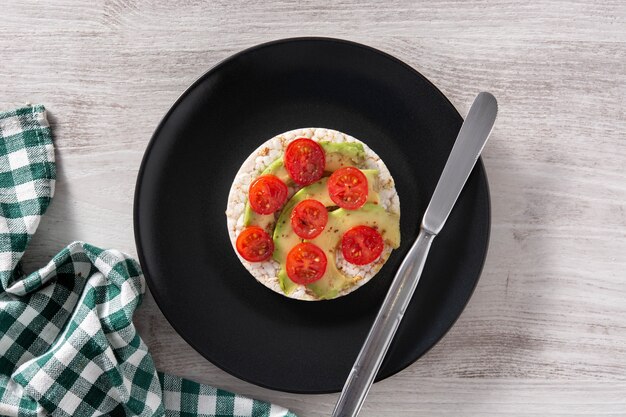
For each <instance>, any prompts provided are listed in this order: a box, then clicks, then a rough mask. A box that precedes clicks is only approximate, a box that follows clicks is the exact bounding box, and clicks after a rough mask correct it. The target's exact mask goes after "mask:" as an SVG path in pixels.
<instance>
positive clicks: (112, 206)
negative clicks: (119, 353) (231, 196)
mask: <svg viewBox="0 0 626 417" xmlns="http://www.w3.org/2000/svg"><path fill="white" fill-rule="evenodd" d="M0 9H1V12H0V108H2V109H8V108H11V107H14V106H18V105H21V104H23V103H26V102H31V103H43V104H45V105H46V106H47V108H48V109H49V112H50V117H51V120H52V122H53V127H54V136H55V142H56V147H57V157H58V161H59V180H58V186H57V194H56V198H55V201H54V203H53V204H52V206H51V208H50V210H49V212H48V214H47V216H46V217H45V218H44V220H43V222H42V224H41V227H40V229H39V232H38V234H37V236H36V237H35V239H34V241H33V243H32V245H31V248H30V250H29V252H28V253H27V256H26V267H27V268H29V269H34V268H35V267H37V266H40V265H43V264H44V263H45V262H46V261H47V260H48V259H49V258H50V257H51V256H52V255H53V254H55V253H56V252H57V251H58V250H60V249H61V248H62V247H63V246H64V245H65V244H67V243H69V242H70V241H72V240H77V239H80V240H85V241H88V242H91V243H93V244H95V245H99V246H104V247H115V248H118V249H120V250H123V251H126V252H128V253H131V254H135V253H136V250H135V245H134V241H133V230H132V198H133V191H134V185H135V178H136V174H137V170H138V167H139V162H140V159H141V156H142V154H143V151H144V149H145V147H146V144H147V143H148V140H149V138H150V135H151V133H152V131H153V129H154V128H155V126H156V124H157V122H158V121H159V119H160V118H161V116H162V115H163V114H164V113H165V112H166V111H167V109H168V108H169V106H170V105H171V104H172V102H173V101H174V100H175V99H176V98H177V96H178V95H179V94H180V93H181V92H182V91H183V90H184V89H185V88H186V87H187V86H188V85H189V84H190V83H191V82H192V81H193V80H194V79H195V78H196V77H198V76H199V75H200V74H201V73H203V72H204V71H205V70H206V69H208V68H209V67H211V66H212V65H213V64H215V63H217V62H218V61H220V60H221V59H223V58H225V57H227V56H228V55H230V54H232V53H234V52H237V51H239V50H241V49H243V48H246V47H249V46H252V45H254V44H257V43H260V42H264V41H268V40H272V39H278V38H282V37H290V36H303V35H322V36H334V37H341V38H347V39H351V40H355V41H359V42H363V43H367V44H369V45H372V46H374V47H377V48H380V49H382V50H384V51H386V52H389V53H391V54H393V55H395V56H397V57H398V58H400V59H402V60H404V61H406V62H407V63H409V64H410V65H412V66H414V67H415V68H416V69H417V70H418V71H420V72H422V73H423V74H424V75H425V76H426V77H428V78H429V79H430V80H432V81H433V82H434V83H435V84H436V85H437V86H438V87H439V88H440V89H441V90H442V91H443V92H444V93H445V94H446V95H447V96H448V97H449V98H450V100H451V101H452V102H453V103H454V104H455V105H456V106H457V108H458V109H459V110H460V112H461V113H462V114H465V113H466V111H467V109H468V106H469V103H470V100H471V99H472V97H473V96H474V95H475V94H476V93H477V92H478V91H480V90H489V91H491V92H492V93H494V94H495V95H496V96H497V97H498V100H499V104H500V114H499V118H498V121H497V124H496V127H495V130H494V133H493V135H492V138H491V140H490V143H489V144H488V146H487V148H486V150H485V152H484V160H485V165H486V167H487V171H488V175H489V180H490V185H491V193H492V204H493V230H492V238H491V247H490V252H489V256H488V259H487V264H486V267H485V270H484V273H483V276H482V278H481V280H480V283H479V285H478V288H477V289H476V292H475V294H474V296H473V298H472V300H471V301H470V303H469V305H468V307H467V309H466V310H465V312H464V313H463V315H462V317H461V318H460V320H459V321H458V322H457V324H456V325H455V326H454V328H453V329H452V330H451V331H450V333H449V334H448V335H447V336H446V337H445V338H444V339H443V340H442V342H441V343H440V344H439V345H437V346H436V347H435V348H434V349H433V350H432V351H430V352H429V353H428V354H427V355H426V356H425V357H424V358H423V359H421V360H420V361H418V362H417V363H416V364H414V365H413V366H411V367H409V368H408V369H406V370H405V371H403V372H401V373H400V374H398V375H397V376H394V377H392V378H390V379H388V380H386V381H384V382H382V383H379V384H376V385H375V386H374V388H373V390H372V392H371V394H370V396H369V398H368V401H367V403H366V405H365V407H364V409H363V412H362V415H363V416H452V415H454V416H478V415H480V416H495V415H507V416H531V415H542V416H543V415H545V416H548V415H550V416H574V415H589V416H591V415H593V416H599V415H602V416H625V415H626V99H625V97H626V4H625V3H624V2H623V1H619V0H618V1H601V2H600V1H598V2H594V1H552V2H542V3H536V2H517V1H507V0H499V1H473V2H464V1H458V2H455V1H440V2H433V3H419V4H413V2H408V1H407V2H402V1H397V0H394V1H386V2H379V1H371V2H361V1H357V0H346V1H340V2H328V3H325V2H323V1H321V0H309V1H301V2H299V3H298V4H297V5H296V3H295V2H294V3H291V2H286V1H278V0H274V1H268V2H262V1H255V0H248V1H237V2H230V1H214V2H210V3H204V2H201V1H194V0H176V1H167V2H158V1H147V0H95V1H84V2H81V1H79V0H57V1H50V2H37V1H25V0H8V1H7V0H4V1H3V2H2V5H1V7H0ZM135 321H136V323H137V326H138V327H139V329H140V331H141V334H142V336H143V337H144V338H145V340H146V342H147V344H148V345H149V346H150V348H151V350H152V352H153V354H154V357H155V360H156V363H157V365H158V366H159V367H160V369H162V370H165V371H168V372H172V373H174V374H178V375H182V376H186V377H190V378H193V379H196V380H198V381H202V382H207V383H211V384H214V385H218V386H220V387H223V388H226V389H230V390H235V391H237V392H240V393H245V394H248V395H252V396H255V397H258V398H262V399H266V400H270V401H274V402H278V403H281V404H283V405H286V406H288V407H290V408H292V409H293V410H295V411H296V412H298V413H299V414H300V415H302V416H323V415H328V414H329V412H330V410H331V409H332V406H333V404H334V402H335V400H336V395H319V396H304V395H292V394H284V393H280V392H273V391H269V390H266V389H262V388H259V387H256V386H253V385H250V384H247V383H244V382H242V381H239V380H237V379H235V378H234V377H231V376H229V375H227V374H226V373H224V372H222V371H221V370H219V369H216V368H215V367H214V366H213V365H211V364H210V363H208V362H207V361H205V360H204V359H203V358H202V357H201V356H200V355H198V354H197V353H196V352H195V351H193V350H192V349H191V348H190V347H189V346H188V345H187V344H186V343H185V342H184V341H183V340H182V339H181V338H180V337H179V336H178V335H177V334H176V333H175V332H174V331H173V330H172V328H171V327H170V326H169V325H168V323H167V322H166V321H165V319H164V318H163V316H162V314H161V313H160V311H159V310H158V308H157V307H156V305H155V303H154V301H153V300H152V298H151V297H150V296H149V295H148V296H147V297H146V300H145V302H144V304H143V305H142V307H141V308H140V310H139V311H138V312H137V314H136V320H135Z"/></svg>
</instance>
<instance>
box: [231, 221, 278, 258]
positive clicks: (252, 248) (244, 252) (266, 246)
mask: <svg viewBox="0 0 626 417" xmlns="http://www.w3.org/2000/svg"><path fill="white" fill-rule="evenodd" d="M236 246H237V252H239V255H241V257H242V258H243V259H245V260H246V261H249V262H261V261H265V260H267V259H269V258H270V256H272V252H274V241H272V238H271V237H270V235H269V234H268V233H267V232H266V231H265V230H263V229H261V228H260V227H258V226H250V227H246V228H245V229H243V231H242V232H241V233H240V234H239V236H238V237H237V245H236Z"/></svg>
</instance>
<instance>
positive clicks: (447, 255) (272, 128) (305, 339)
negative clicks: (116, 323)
mask: <svg viewBox="0 0 626 417" xmlns="http://www.w3.org/2000/svg"><path fill="white" fill-rule="evenodd" d="M462 121H463V120H462V118H461V116H460V115H459V113H458V112H457V111H456V110H455V109H454V107H453V106H452V104H450V102H449V101H448V100H447V99H446V98H445V97H444V96H443V94H442V93H441V92H440V91H439V90H437V88H436V87H435V86H433V85H432V84H431V83H430V82H429V81H428V80H426V79H425V78H424V77H422V76H421V75H420V74H419V73H417V72H416V71H415V70H413V69H412V68H411V67H409V66H407V65H406V64H404V63H402V62H401V61H399V60H397V59H395V58H393V57H391V56H389V55H387V54H385V53H382V52H380V51H377V50H375V49H372V48H369V47H366V46H363V45H359V44H356V43H352V42H346V41H340V40H334V39H320V38H301V39H287V40H281V41H277V42H272V43H268V44H263V45H260V46H256V47H254V48H251V49H248V50H246V51H243V52H241V53H239V54H236V55H234V56H232V57H230V58H229V59H227V60H225V61H224V62H222V63H220V64H219V65H217V66H216V67H214V68H213V69H211V70H210V71H208V72H207V73H206V74H205V75H203V76H202V77H201V78H200V79H199V80H198V81H196V82H195V83H194V84H193V85H192V86H191V87H189V89H188V90H187V91H185V93H184V94H183V95H182V96H181V97H180V98H179V99H178V101H177V102H176V103H175V104H174V106H172V108H171V110H170V111H169V112H168V113H167V115H166V116H165V117H164V119H163V121H162V122H161V124H160V125H159V126H158V128H157V130H156V132H155V133H154V136H153V138H152V140H151V142H150V144H149V146H148V149H147V151H146V154H145V156H144V159H143V162H142V165H141V169H140V171H139V177H138V180H137V188H136V195H135V237H136V241H137V247H138V251H139V258H140V260H141V265H142V267H143V270H144V273H145V274H146V277H147V279H148V284H149V287H150V290H151V291H152V294H153V295H154V298H155V300H156V302H157V304H158V305H159V307H160V308H161V311H163V314H164V315H165V317H166V318H167V319H168V320H169V322H170V323H171V324H172V326H173V327H174V328H175V329H176V330H177V331H178V333H180V335H181V336H182V337H183V338H184V339H185V340H186V341H187V342H188V343H189V344H190V345H191V346H193V347H194V348H195V349H196V350H197V351H198V352H200V353H201V354H202V355H203V356H204V357H206V358H207V359H209V360H210V361H211V362H213V363H214V364H215V365H217V366H219V367H220V368H222V369H224V370H225V371H227V372H229V373H231V374H233V375H235V376H237V377H239V378H241V379H244V380H246V381H249V382H252V383H255V384H258V385H261V386H264V387H268V388H272V389H277V390H282V391H290V392H299V393H325V392H334V391H339V390H341V387H342V386H343V383H344V381H345V379H346V377H347V375H348V372H349V370H350V367H351V365H352V363H353V361H354V359H355V358H356V355H357V353H358V351H359V348H360V347H361V344H362V343H363V340H364V339H365V336H366V335H367V332H368V329H369V327H370V325H371V323H372V321H373V319H374V317H375V315H376V312H377V309H378V307H379V306H380V304H381V302H382V300H383V298H384V295H385V292H386V289H387V288H388V287H389V284H390V282H391V279H392V278H393V275H394V271H396V269H397V268H398V266H399V264H400V262H401V260H402V258H403V256H404V255H405V254H406V252H407V250H408V249H409V246H410V245H411V242H412V241H413V240H414V238H415V237H416V236H417V233H418V229H419V222H420V219H421V216H422V214H423V213H424V210H425V209H426V205H427V204H428V201H429V199H430V196H431V194H432V192H433V190H434V188H435V185H436V183H437V179H438V177H439V174H440V173H441V171H442V169H443V166H444V164H445V162H446V159H447V157H448V154H449V152H450V150H451V149H452V144H453V142H454V139H455V138H456V135H457V133H458V131H459V129H460V127H461V123H462ZM300 127H326V128H332V129H336V130H339V131H342V132H345V133H347V134H350V135H352V136H354V137H356V138H359V139H361V140H362V141H364V142H365V143H367V144H368V145H369V146H370V147H371V148H372V149H373V150H374V151H375V152H377V153H378V154H379V155H380V156H381V158H382V159H383V160H384V161H385V163H386V164H387V166H388V167H389V169H390V171H391V174H392V175H393V177H394V179H395V181H396V185H397V191H398V193H399V196H400V205H401V210H402V220H401V233H402V242H403V243H402V246H401V247H400V249H399V250H396V251H394V252H393V254H392V256H391V258H390V259H389V261H388V262H387V264H386V265H385V266H384V268H383V269H382V270H381V272H380V273H379V274H378V275H377V277H376V278H375V279H373V280H372V281H370V282H369V283H368V284H366V285H365V286H363V287H362V288H361V289H359V290H358V291H355V292H354V293H352V294H350V295H348V296H345V297H342V298H339V299H337V300H332V301H319V302H304V301H295V300H291V299H288V298H286V297H283V296H281V295H279V294H277V293H274V292H273V291H271V290H269V289H267V288H265V287H264V286H263V285H261V284H259V283H257V281H256V280H255V279H254V278H253V277H252V276H251V275H250V274H249V273H248V272H247V271H246V270H245V269H244V267H243V266H242V265H241V263H240V262H239V260H238V259H237V257H236V256H235V254H234V252H233V249H232V246H231V244H230V241H229V239H228V233H227V229H226V217H225V214H224V211H225V209H226V201H227V196H228V191H229V189H230V186H231V183H232V181H233V178H234V176H235V173H236V172H237V170H238V169H239V166H240V165H241V163H242V162H243V161H244V159H246V158H247V157H248V155H249V154H250V153H251V152H252V151H253V150H254V149H255V148H256V147H257V146H259V145H260V144H261V143H262V142H264V141H265V140H267V139H269V138H271V137H272V136H274V135H276V134H278V133H281V132H285V131H287V130H291V129H295V128H300ZM489 227H490V214H489V191H488V186H487V178H486V176H485V170H484V167H483V165H482V163H478V165H477V166H476V168H475V169H474V172H473V173H472V175H471V176H470V178H469V180H468V183H467V185H466V187H465V190H464V191H463V193H462V194H461V197H460V198H459V201H458V203H457V205H456V207H455V209H454V211H453V212H452V214H451V216H450V218H449V219H448V222H447V224H446V227H445V228H444V230H443V231H442V233H441V234H440V236H439V237H438V238H437V239H436V240H435V242H434V244H433V247H432V250H431V252H430V256H429V258H428V261H427V263H426V267H425V269H424V273H423V274H422V279H421V281H420V283H419V287H418V288H417V292H416V294H415V296H414V297H413V301H412V303H411V305H410V307H409V309H408V311H407V313H406V315H405V317H404V320H403V322H402V324H401V325H400V328H399V330H398V333H397V335H396V339H395V341H394V343H393V344H392V346H391V349H390V351H389V353H388V355H387V358H386V360H385V362H384V363H383V366H382V369H381V371H380V373H379V377H378V379H382V378H386V377H388V376H390V375H392V374H394V373H396V372H398V371H400V370H401V369H403V368H405V367H406V366H408V365H409V364H411V363H412V362H414V361H415V360H417V359H418V358H419V357H420V356H421V355H423V354H424V353H425V352H426V351H427V350H428V349H429V348H431V347H432V346H433V345H434V344H435V343H436V342H437V341H438V340H439V339H440V338H441V337H442V336H443V335H444V334H445V333H446V331H447V330H448V329H449V328H450V327H451V326H452V324H453V323H454V322H455V320H456V319H457V318H458V317H459V315H460V314H461V311H462V310H463V308H464V306H465V304H466V303H467V301H468V299H469V297H470V295H471V294H472V291H473V289H474V287H475V285H476V282H477V281H478V277H479V275H480V271H481V268H482V265H483V262H484V259H485V255H486V252H487V244H488V238H489Z"/></svg>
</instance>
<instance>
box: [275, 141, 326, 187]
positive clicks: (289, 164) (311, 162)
mask: <svg viewBox="0 0 626 417" xmlns="http://www.w3.org/2000/svg"><path fill="white" fill-rule="evenodd" d="M284 161H285V168H287V172H288V173H289V176H290V177H291V178H292V179H293V180H294V181H295V182H296V184H298V185H302V186H304V185H309V184H313V183H314V182H315V181H317V180H319V179H320V178H322V175H323V174H324V167H325V166H326V156H324V150H323V149H322V147H321V146H320V145H318V144H317V142H313V141H312V140H311V139H307V138H299V139H296V140H294V141H293V142H291V143H290V144H289V145H288V146H287V149H286V150H285V157H284Z"/></svg>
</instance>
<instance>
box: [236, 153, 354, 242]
mask: <svg viewBox="0 0 626 417" xmlns="http://www.w3.org/2000/svg"><path fill="white" fill-rule="evenodd" d="M319 144H320V146H321V147H322V149H324V153H325V155H326V166H325V172H326V173H332V172H335V171H336V170H338V169H339V168H342V167H344V166H357V165H359V164H361V163H362V162H363V161H365V150H364V149H363V145H362V144H360V143H350V142H343V143H333V142H328V141H322V142H319ZM267 174H272V175H275V176H277V177H278V178H279V179H280V180H281V181H282V182H284V183H285V184H287V186H293V185H294V182H293V180H292V179H291V177H290V176H289V173H288V172H287V169H286V168H285V164H284V162H283V158H282V157H280V158H278V159H276V160H275V161H274V162H272V163H271V164H269V165H268V166H267V168H265V169H264V170H263V172H261V175H267ZM275 220H276V216H275V215H274V214H259V213H256V212H255V211H254V210H252V207H250V203H249V202H246V207H245V209H244V215H243V224H244V226H250V225H255V226H259V227H262V228H263V229H265V230H267V231H268V232H270V233H271V232H272V229H273V227H274V222H275Z"/></svg>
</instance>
